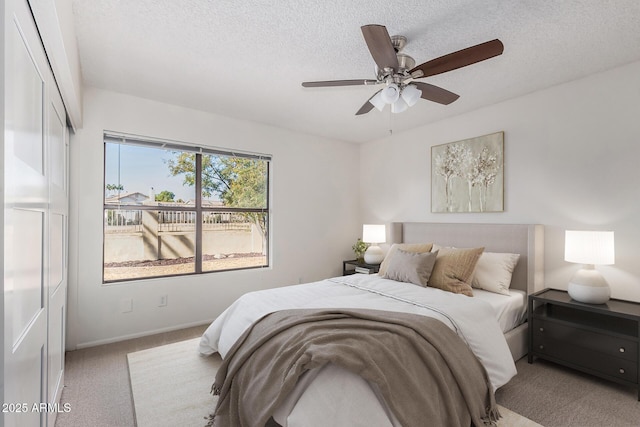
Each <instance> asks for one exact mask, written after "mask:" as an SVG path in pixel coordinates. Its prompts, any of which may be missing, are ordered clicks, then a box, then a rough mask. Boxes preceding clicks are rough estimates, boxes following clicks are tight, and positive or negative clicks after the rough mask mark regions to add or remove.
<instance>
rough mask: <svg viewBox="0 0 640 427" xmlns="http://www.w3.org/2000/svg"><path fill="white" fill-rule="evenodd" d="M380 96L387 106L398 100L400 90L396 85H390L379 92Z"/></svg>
mask: <svg viewBox="0 0 640 427" xmlns="http://www.w3.org/2000/svg"><path fill="white" fill-rule="evenodd" d="M380 95H382V100H383V101H384V102H386V103H387V104H393V103H394V102H396V101H397V100H398V98H400V89H399V88H398V85H397V84H395V83H391V84H390V85H389V86H387V87H385V88H384V89H382V90H381V91H380Z"/></svg>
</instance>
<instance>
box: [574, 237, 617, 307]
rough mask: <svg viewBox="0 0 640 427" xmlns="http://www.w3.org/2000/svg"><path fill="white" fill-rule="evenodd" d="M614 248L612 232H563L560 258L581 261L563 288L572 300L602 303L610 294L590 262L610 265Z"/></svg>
mask: <svg viewBox="0 0 640 427" xmlns="http://www.w3.org/2000/svg"><path fill="white" fill-rule="evenodd" d="M614 259H615V250H614V244H613V231H573V230H567V231H566V232H565V241H564V260H565V261H568V262H575V263H580V264H584V266H583V268H581V269H580V270H578V271H577V272H576V273H575V274H574V275H573V277H572V278H571V281H570V282H569V286H568V288H567V290H568V292H569V295H570V296H571V298H573V299H574V300H576V301H579V302H584V303H588V304H604V303H605V302H607V301H608V300H609V297H610V296H611V288H610V287H609V284H608V283H607V281H606V280H605V278H604V277H603V276H602V274H601V273H600V272H599V271H598V270H596V269H595V267H594V265H596V264H599V265H608V264H613V263H614Z"/></svg>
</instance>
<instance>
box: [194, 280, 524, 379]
mask: <svg viewBox="0 0 640 427" xmlns="http://www.w3.org/2000/svg"><path fill="white" fill-rule="evenodd" d="M291 308H369V309H379V310H388V311H401V312H408V313H415V314H420V315H424V316H429V317H434V318H437V319H439V320H441V321H442V322H444V323H445V324H446V325H447V326H449V327H450V328H451V329H453V330H454V331H455V332H456V333H457V334H458V335H459V336H460V337H461V338H462V339H463V340H464V341H465V342H466V343H467V344H468V345H469V347H470V348H471V350H472V351H473V352H474V354H475V355H476V357H478V359H479V360H480V362H482V364H483V365H484V367H485V369H486V370H487V373H488V374H489V378H490V380H491V384H492V385H493V387H494V390H496V389H498V388H499V387H501V386H503V385H504V384H506V383H507V382H508V381H509V380H510V379H511V378H512V377H513V376H514V375H515V374H516V367H515V364H514V362H513V359H512V357H511V353H510V351H509V347H508V346H507V343H506V341H505V339H504V335H503V333H502V331H501V330H500V327H499V325H498V323H497V321H496V316H495V314H494V313H493V309H492V307H491V306H490V305H489V304H488V303H486V302H484V301H480V300H477V299H474V298H469V297H466V296H464V295H457V294H452V293H450V292H444V291H441V290H438V289H433V288H422V287H419V286H416V285H412V284H408V283H401V282H396V281H393V280H388V279H383V278H381V277H380V276H378V275H364V274H355V275H352V276H346V277H336V278H332V279H327V280H322V281H320V282H315V283H309V284H304V285H296V286H287V287H283V288H276V289H268V290H264V291H257V292H251V293H248V294H245V295H243V296H242V297H240V298H239V299H238V300H237V301H235V302H234V303H233V304H232V305H231V306H230V307H229V308H227V309H226V310H225V311H224V312H223V313H222V314H221V315H220V316H219V317H218V318H217V319H216V320H215V321H214V322H213V323H212V324H211V325H210V326H209V328H208V329H207V330H206V331H205V333H204V335H203V336H202V339H201V341H200V346H199V351H200V353H201V354H204V355H209V354H213V353H215V352H219V353H220V355H221V356H222V357H223V358H224V356H225V355H226V354H227V352H228V351H229V349H230V348H231V346H232V345H233V343H234V342H235V341H236V339H237V338H238V337H239V336H240V335H242V333H243V332H244V331H245V330H246V329H247V328H248V327H249V326H250V325H251V324H252V323H253V322H255V321H256V320H258V319H260V318H261V317H263V316H264V315H266V314H269V313H272V312H275V311H278V310H284V309H291Z"/></svg>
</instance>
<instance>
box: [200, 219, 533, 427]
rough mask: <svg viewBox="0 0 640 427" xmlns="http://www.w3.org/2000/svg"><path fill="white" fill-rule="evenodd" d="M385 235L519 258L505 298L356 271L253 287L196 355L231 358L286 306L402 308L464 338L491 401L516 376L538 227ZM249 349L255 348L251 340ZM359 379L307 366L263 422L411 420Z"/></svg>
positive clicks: (414, 226) (411, 228) (400, 230)
mask: <svg viewBox="0 0 640 427" xmlns="http://www.w3.org/2000/svg"><path fill="white" fill-rule="evenodd" d="M390 235H391V239H390V243H402V244H405V245H411V244H422V243H425V242H430V243H437V245H439V246H438V248H440V251H444V250H445V249H442V248H477V247H482V248H484V253H505V254H506V253H510V254H517V255H519V259H518V261H517V264H515V268H513V271H512V273H511V283H510V289H509V292H508V294H509V295H497V294H496V293H494V292H487V291H483V290H477V289H474V290H473V294H474V298H468V297H466V296H464V295H459V294H454V293H451V292H444V291H442V290H439V289H431V288H422V287H420V286H415V284H411V283H405V282H398V281H396V280H390V279H389V278H388V277H386V275H385V276H384V277H382V276H379V275H362V274H356V275H353V276H347V277H335V278H330V279H327V280H323V281H320V282H315V283H310V284H303V285H296V286H288V287H283V288H276V289H270V290H265V291H258V292H252V293H249V294H246V295H244V296H242V297H241V298H239V299H238V300H237V301H236V302H234V303H233V304H232V305H231V306H230V307H229V308H228V309H227V310H226V311H225V312H224V313H222V314H221V315H220V316H219V317H218V318H217V319H216V320H215V321H214V322H213V323H212V324H211V326H210V327H209V328H208V329H207V331H206V332H205V333H204V335H203V337H202V339H201V343H200V348H199V351H200V353H201V354H203V355H207V354H212V353H214V352H219V353H220V354H221V356H222V357H223V359H226V356H228V355H229V354H233V355H234V357H236V358H237V357H238V356H237V354H236V351H237V349H236V347H238V345H237V343H236V341H242V340H243V339H245V338H244V337H245V336H247V334H249V335H251V334H252V333H253V331H251V329H252V328H253V326H252V325H255V324H257V323H259V322H258V321H262V319H265V318H270V317H273V316H275V315H277V314H280V313H284V315H285V317H286V318H287V319H291V318H295V316H293V315H292V316H293V317H292V316H289V313H294V314H297V313H298V312H296V311H291V312H290V310H310V313H311V314H317V313H318V310H324V311H321V312H319V313H320V315H322V316H326V315H327V311H326V310H329V314H330V315H331V316H334V315H335V311H336V310H342V311H340V312H339V314H338V315H339V316H343V315H345V312H344V311H345V309H349V310H353V311H354V312H347V313H346V315H349V316H352V315H353V316H356V317H358V316H361V314H362V313H363V312H364V313H365V316H364V317H366V316H367V315H368V314H369V313H370V312H369V311H368V310H373V311H374V312H376V313H386V316H387V317H394V313H403V315H404V314H405V313H409V315H413V316H416V315H417V316H418V317H420V319H422V318H423V317H429V318H430V319H435V320H437V322H436V323H437V324H439V325H440V324H444V325H446V326H447V327H446V328H445V329H446V330H447V331H449V330H450V331H453V332H454V333H455V334H457V335H458V336H459V337H460V338H461V340H457V339H455V337H454V340H456V341H460V342H464V344H465V348H470V349H471V350H472V352H473V355H474V356H475V357H474V359H475V360H478V361H479V362H480V363H481V364H482V367H483V368H484V371H485V372H486V374H485V375H486V377H487V378H486V381H487V383H488V384H489V385H490V390H491V396H490V397H491V399H493V395H492V392H493V391H494V390H496V389H497V388H499V387H501V386H502V385H504V384H506V383H507V382H508V381H509V380H510V379H511V378H512V377H513V376H514V375H515V374H516V370H515V364H514V361H515V360H517V359H519V358H520V357H522V356H524V354H526V331H527V326H526V324H525V323H523V322H524V319H526V315H525V314H526V298H527V295H528V294H530V293H533V292H535V291H536V290H539V289H542V287H543V277H542V274H543V273H542V272H543V266H542V262H543V256H542V247H543V227H542V226H540V225H529V224H525V225H519V224H442V223H412V222H410V223H392V224H391V232H390ZM403 247H405V246H403ZM401 252H402V251H401ZM402 253H403V256H404V255H406V254H405V253H404V252H402ZM313 310H315V311H313ZM271 313H275V314H271ZM305 313H306V311H305ZM354 313H355V314H354ZM273 328H274V326H273V325H272V324H270V325H268V326H265V329H263V332H261V333H258V332H256V333H255V334H254V335H260V334H262V335H264V334H265V332H264V331H270V330H272V329H273ZM441 332H442V331H441ZM306 333H307V332H305V334H306ZM358 333H359V332H358ZM387 335H388V334H387ZM260 345H262V343H260ZM256 348H260V346H259V345H256ZM230 352H231V353H230ZM225 362H227V360H225ZM223 364H224V363H223ZM225 369H227V368H226V367H225ZM258 372H259V371H258ZM257 376H259V375H257ZM363 377H365V378H369V377H368V376H366V375H365V374H364V373H362V372H360V375H356V374H355V373H353V372H352V370H350V369H346V368H345V367H344V366H340V365H339V364H337V363H326V364H324V365H321V366H318V367H315V368H314V369H309V370H307V371H305V372H304V373H303V374H301V376H299V377H296V380H295V385H292V386H291V387H290V388H287V389H286V393H284V395H285V396H283V397H281V398H279V400H278V402H277V405H275V406H274V407H273V410H271V409H270V410H269V415H270V418H269V423H271V424H270V425H274V426H275V425H281V426H283V427H286V426H289V427H296V426H312V425H336V426H339V425H344V426H351V425H363V426H364V425H366V426H381V427H382V426H385V427H386V426H399V425H405V426H406V425H410V424H411V423H410V422H407V421H406V415H405V414H404V413H402V414H401V415H400V418H403V417H405V418H403V420H402V421H404V422H401V420H400V419H399V417H398V416H396V413H397V412H398V410H397V407H396V406H394V404H392V403H390V398H389V394H388V392H387V394H385V390H384V389H383V388H382V387H378V386H377V384H374V383H372V381H367V380H365V379H364V378H363ZM247 378H250V377H247ZM449 381H453V380H449ZM218 386H220V384H219V385H218ZM255 387H256V386H255V385H254V386H253V388H255ZM218 391H219V390H218ZM414 395H415V393H414ZM405 400H406V399H405ZM429 400H433V399H432V398H429V399H427V400H426V401H425V402H426V403H423V404H428V403H429ZM404 403H405V404H406V402H404ZM391 407H393V410H392V409H391ZM404 409H405V410H406V409H407V408H406V406H405V408H404ZM394 411H395V412H394ZM231 412H234V411H233V410H232V411H231ZM236 412H237V411H236ZM453 412H454V413H455V412H459V411H457V410H453ZM472 420H473V418H472ZM464 422H465V423H466V421H464ZM476 424H477V423H476ZM214 425H215V424H214ZM260 425H264V424H260ZM467 425H468V424H467Z"/></svg>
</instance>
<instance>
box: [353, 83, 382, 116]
mask: <svg viewBox="0 0 640 427" xmlns="http://www.w3.org/2000/svg"><path fill="white" fill-rule="evenodd" d="M380 90H382V89H380ZM380 90H379V91H378V92H376V93H374V94H373V96H372V97H371V98H369V99H367V102H365V103H364V104H363V105H362V107H360V109H359V110H358V112H357V113H356V116H360V115H362V114H367V113H368V112H369V111H371V110H373V107H374V105H373V104H372V103H370V102H369V101H371V99H372V98H373V97H374V96H376V95H377V94H378V93H379V92H380Z"/></svg>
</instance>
